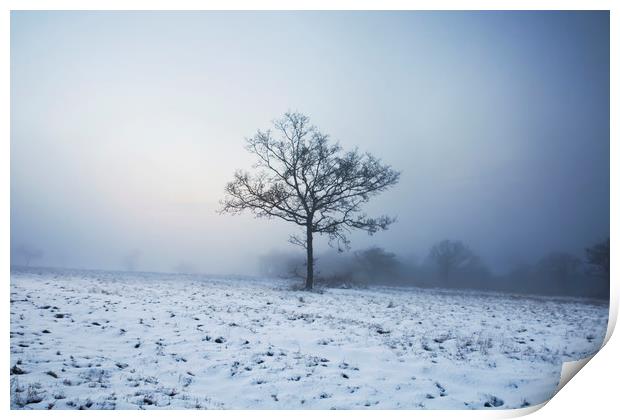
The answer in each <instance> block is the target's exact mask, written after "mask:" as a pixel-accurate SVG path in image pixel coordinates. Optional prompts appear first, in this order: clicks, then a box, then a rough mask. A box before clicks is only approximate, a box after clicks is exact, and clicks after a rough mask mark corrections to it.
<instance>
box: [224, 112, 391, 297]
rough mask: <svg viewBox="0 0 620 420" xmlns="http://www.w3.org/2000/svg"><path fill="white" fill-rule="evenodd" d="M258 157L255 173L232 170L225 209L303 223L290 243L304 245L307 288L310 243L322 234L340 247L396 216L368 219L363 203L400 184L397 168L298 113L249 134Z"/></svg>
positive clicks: (311, 263) (309, 285)
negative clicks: (333, 139)
mask: <svg viewBox="0 0 620 420" xmlns="http://www.w3.org/2000/svg"><path fill="white" fill-rule="evenodd" d="M246 142H247V144H246V149H247V150H248V151H249V152H251V153H253V154H254V155H256V157H257V158H258V159H257V163H256V165H255V168H256V169H257V171H256V172H255V173H253V174H250V173H248V172H245V171H237V172H235V175H234V179H233V181H232V182H229V183H228V184H227V185H226V197H225V198H224V200H223V201H222V202H221V204H222V207H221V210H220V211H221V212H222V213H233V214H236V213H240V212H243V211H245V210H248V211H250V212H252V213H253V214H254V215H255V216H256V217H266V218H273V217H277V218H280V219H283V220H286V221H288V222H291V223H294V224H296V225H298V226H299V227H301V228H303V230H304V234H303V235H302V236H297V235H293V236H291V238H290V242H291V243H293V244H295V245H300V246H302V247H304V248H305V249H306V289H308V290H310V289H312V287H313V284H314V260H313V249H312V241H313V237H314V234H325V235H327V236H328V237H329V244H330V245H337V246H338V250H342V247H345V248H348V247H349V240H348V239H347V236H346V235H347V234H348V233H350V232H351V230H353V229H360V230H363V231H366V232H368V233H369V234H371V235H372V234H374V233H376V232H377V231H379V230H385V229H387V228H388V226H389V225H390V224H391V223H393V222H394V221H395V219H394V218H392V217H388V216H379V217H369V216H367V215H366V214H365V213H363V212H362V205H363V204H364V203H366V202H367V201H368V200H370V198H371V197H374V196H376V195H377V194H379V193H380V192H382V191H385V190H386V189H388V188H389V187H391V186H392V185H395V184H396V183H397V182H398V178H399V176H400V173H399V172H398V171H395V170H393V169H392V168H391V167H390V166H389V165H384V164H382V163H381V161H380V160H379V159H377V158H375V157H374V156H372V155H370V154H368V153H360V152H358V151H357V150H356V149H355V150H352V151H349V152H345V151H343V150H342V148H341V147H340V145H339V144H338V143H330V141H329V137H328V135H326V134H323V133H321V132H320V131H319V130H318V129H317V128H316V127H315V126H313V125H310V121H309V118H308V117H307V116H305V115H303V114H300V113H296V112H293V113H292V112H289V113H286V114H285V115H284V117H283V118H282V119H280V120H277V121H274V130H267V131H264V132H263V131H260V130H259V131H258V132H257V133H256V134H255V135H254V136H253V137H251V138H249V139H246Z"/></svg>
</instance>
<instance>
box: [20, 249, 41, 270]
mask: <svg viewBox="0 0 620 420" xmlns="http://www.w3.org/2000/svg"><path fill="white" fill-rule="evenodd" d="M13 253H14V254H16V255H19V256H21V257H22V259H23V261H24V263H25V265H26V267H29V266H30V262H31V261H32V260H38V259H40V258H42V257H43V251H41V250H40V249H38V248H35V247H33V246H30V245H26V244H21V245H19V246H18V247H16V248H15V249H14V250H13Z"/></svg>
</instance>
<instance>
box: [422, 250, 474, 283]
mask: <svg viewBox="0 0 620 420" xmlns="http://www.w3.org/2000/svg"><path fill="white" fill-rule="evenodd" d="M428 259H429V261H430V262H431V264H433V265H434V266H435V267H436V268H437V269H438V271H439V275H440V277H441V280H442V281H443V282H444V283H445V284H444V285H451V282H452V280H453V276H454V275H455V274H457V273H459V274H462V275H464V274H473V273H482V272H484V266H483V264H482V261H481V260H480V258H479V257H478V256H477V255H476V254H474V253H473V251H472V250H471V249H469V247H468V246H467V245H465V244H464V243H463V242H461V241H450V240H443V241H441V242H439V243H437V244H435V245H433V247H432V248H431V250H430V252H429V254H428ZM472 272H473V273H472Z"/></svg>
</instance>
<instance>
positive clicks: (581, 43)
mask: <svg viewBox="0 0 620 420" xmlns="http://www.w3.org/2000/svg"><path fill="white" fill-rule="evenodd" d="M287 110H298V111H301V112H303V113H306V114H307V115H309V116H310V117H311V119H312V122H313V123H314V124H316V125H317V126H319V127H320V128H321V129H322V130H323V131H324V132H327V133H329V134H331V136H332V137H333V138H334V139H336V140H339V141H340V142H341V144H342V145H343V146H344V147H345V148H347V149H348V148H351V147H354V146H359V147H360V149H361V150H363V151H369V152H371V153H373V154H375V155H377V156H379V157H381V158H382V159H383V160H384V162H386V163H389V164H391V165H392V166H394V167H395V168H396V169H400V170H402V177H401V181H400V183H399V184H398V185H397V186H396V187H395V188H393V189H392V190H390V191H388V192H386V193H384V194H383V195H380V196H379V197H377V198H375V199H374V201H372V202H371V203H369V205H368V206H367V210H368V212H369V213H370V214H371V215H372V214H380V213H387V214H389V215H394V216H397V217H398V222H397V224H395V225H393V226H392V228H391V229H390V230H389V231H388V232H382V233H379V234H377V235H376V236H374V237H369V236H368V235H366V234H364V233H359V234H355V235H353V236H352V246H353V248H362V247H366V246H369V245H371V244H377V245H379V246H383V247H385V248H387V249H389V250H391V251H394V252H397V253H398V254H401V255H405V256H414V255H415V256H417V258H419V259H421V258H424V257H425V256H426V254H427V252H428V248H429V247H430V245H432V243H433V242H436V241H437V240H440V239H444V238H453V239H462V240H463V241H465V242H466V243H468V244H469V245H470V246H471V247H472V248H473V249H474V250H475V251H476V252H478V253H479V254H480V255H481V256H482V257H483V258H484V259H485V260H486V261H487V262H488V263H489V264H490V265H491V266H492V267H493V268H495V269H496V270H503V269H506V268H507V267H510V265H511V264H514V263H517V262H521V261H526V260H530V259H536V258H538V257H540V256H541V255H542V254H543V253H545V252H548V251H550V250H561V251H570V252H574V253H576V254H582V253H583V248H584V247H585V246H587V245H590V244H591V243H592V242H594V241H596V240H599V239H602V238H606V237H607V236H608V235H609V14H608V13H607V12H493V13H490V12H461V13H438V12H427V13H421V12H372V13H371V12H12V14H11V247H12V249H16V248H17V247H21V246H23V247H31V248H36V249H40V250H41V251H42V252H43V257H42V258H40V259H38V260H36V262H33V263H32V264H35V265H47V266H66V267H83V268H110V269H118V268H123V267H124V266H125V265H126V261H127V260H128V259H131V258H132V256H133V258H134V263H135V268H136V269H140V270H152V271H173V270H175V269H177V268H179V266H182V267H184V268H185V269H188V267H189V268H193V269H195V270H199V271H202V272H208V273H242V274H243V273H253V272H254V271H255V270H256V267H257V257H258V256H259V255H261V254H264V253H266V252H269V251H271V250H287V249H294V248H293V246H292V245H289V244H288V243H287V239H288V236H289V234H291V233H295V232H296V231H295V228H294V227H293V226H292V225H289V224H287V223H284V222H279V221H266V220H264V219H260V220H255V219H253V218H252V217H251V216H249V215H248V216H227V215H219V214H217V213H216V210H217V208H218V207H219V200H221V199H222V198H223V193H224V186H225V184H226V182H227V181H229V180H231V179H232V175H233V172H234V170H235V169H237V168H246V169H249V168H250V166H251V164H252V162H253V158H252V156H251V155H249V154H248V153H247V152H246V151H245V150H244V149H243V145H244V138H245V137H248V136H251V135H252V134H254V133H255V131H256V130H257V129H259V128H260V129H265V128H268V127H269V126H270V121H271V120H272V119H274V118H276V117H279V116H280V115H282V114H283V113H284V112H286V111H287ZM319 244H320V246H319V250H321V249H324V248H325V247H326V241H324V240H320V241H319ZM11 262H12V263H13V264H23V260H22V257H21V256H19V255H18V254H17V253H16V252H13V255H12V260H11Z"/></svg>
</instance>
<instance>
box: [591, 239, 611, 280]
mask: <svg viewBox="0 0 620 420" xmlns="http://www.w3.org/2000/svg"><path fill="white" fill-rule="evenodd" d="M586 258H587V261H588V264H589V265H590V266H591V267H592V268H593V269H594V272H595V273H596V274H598V275H599V276H601V277H604V278H609V238H607V240H606V241H602V242H599V243H597V244H595V245H593V246H591V247H590V248H586Z"/></svg>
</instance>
